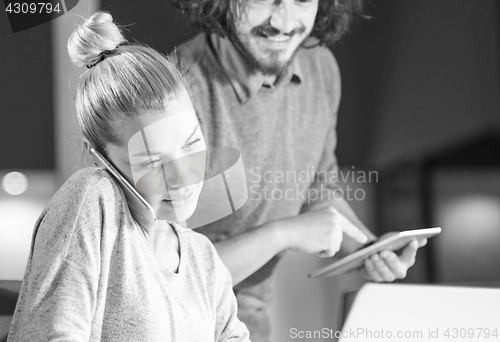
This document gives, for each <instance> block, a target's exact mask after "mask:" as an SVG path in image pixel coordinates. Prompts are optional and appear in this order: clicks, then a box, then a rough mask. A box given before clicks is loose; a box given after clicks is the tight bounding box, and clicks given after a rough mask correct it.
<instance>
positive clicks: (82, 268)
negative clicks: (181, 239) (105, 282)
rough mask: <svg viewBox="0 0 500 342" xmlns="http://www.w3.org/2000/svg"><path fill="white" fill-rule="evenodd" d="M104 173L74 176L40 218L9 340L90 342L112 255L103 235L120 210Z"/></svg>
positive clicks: (94, 171)
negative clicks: (104, 263) (105, 263)
mask: <svg viewBox="0 0 500 342" xmlns="http://www.w3.org/2000/svg"><path fill="white" fill-rule="evenodd" d="M102 172H103V171H101V170H98V169H86V170H83V171H80V172H78V173H77V174H75V175H74V176H73V177H72V178H70V179H69V180H68V181H67V182H66V183H65V184H64V185H63V187H61V189H59V191H58V192H57V193H56V194H55V195H54V197H53V198H52V199H51V201H50V202H49V204H48V205H47V207H46V208H45V209H44V211H43V212H42V214H41V216H40V218H39V219H38V221H37V223H36V225H35V228H34V232H33V237H32V244H31V250H30V255H29V259H28V264H27V267H26V271H25V275H24V280H23V284H22V287H21V292H20V296H19V299H18V302H17V306H16V310H15V313H14V317H13V321H12V325H11V330H10V333H9V337H8V341H9V342H14V341H15V342H21V341H22V342H24V341H29V342H36V341H54V342H55V341H75V342H76V341H89V339H90V336H91V332H92V331H91V330H92V320H93V316H94V313H95V311H96V305H97V297H98V288H99V281H100V269H101V258H102V257H103V255H104V254H106V253H108V251H107V250H106V248H104V247H103V244H102V240H103V236H102V234H103V233H102V232H103V230H104V228H105V227H104V226H105V225H107V226H110V225H109V223H110V222H113V220H114V217H115V213H114V212H113V211H116V210H118V207H119V206H118V205H117V202H116V195H118V193H117V188H116V185H115V186H113V184H112V182H111V181H110V179H109V178H108V177H104V176H103V175H102Z"/></svg>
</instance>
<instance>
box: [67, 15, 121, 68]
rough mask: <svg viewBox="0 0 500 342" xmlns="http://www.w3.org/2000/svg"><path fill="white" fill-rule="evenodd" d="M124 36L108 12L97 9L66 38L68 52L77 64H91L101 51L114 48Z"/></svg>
mask: <svg viewBox="0 0 500 342" xmlns="http://www.w3.org/2000/svg"><path fill="white" fill-rule="evenodd" d="M124 40H125V37H123V34H122V32H121V30H120V28H119V27H118V26H117V25H116V24H115V23H114V22H113V17H112V16H111V14H109V13H108V12H104V11H99V12H96V13H94V14H93V15H92V16H91V17H90V18H89V19H87V20H85V22H84V23H83V24H82V25H80V26H79V27H77V28H76V29H75V30H74V31H73V33H72V34H71V36H70V37H69V40H68V53H69V57H70V58H71V61H72V62H73V63H74V64H75V65H77V66H84V65H93V64H95V63H97V62H98V61H99V60H100V58H101V53H102V52H104V51H106V50H114V49H115V48H116V46H117V45H118V44H120V43H121V42H123V41H124Z"/></svg>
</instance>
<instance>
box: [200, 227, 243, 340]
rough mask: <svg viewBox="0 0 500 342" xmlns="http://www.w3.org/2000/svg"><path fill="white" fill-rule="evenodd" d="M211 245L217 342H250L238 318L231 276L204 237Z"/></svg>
mask: <svg viewBox="0 0 500 342" xmlns="http://www.w3.org/2000/svg"><path fill="white" fill-rule="evenodd" d="M203 239H204V240H206V243H207V245H209V249H210V254H211V258H209V259H211V263H212V265H211V266H210V267H207V268H213V271H212V274H211V278H212V279H213V283H214V287H215V289H214V294H215V296H214V297H215V298H214V299H215V301H216V303H215V309H216V315H215V317H216V322H215V341H216V342H226V341H230V342H250V338H249V336H250V333H249V331H248V329H247V326H246V325H245V323H243V322H241V321H240V320H239V318H238V317H237V313H238V304H237V302H236V296H235V294H234V292H233V283H232V279H231V274H230V273H229V270H228V269H227V267H226V266H225V265H224V264H223V263H222V260H221V259H220V257H219V255H218V254H217V251H216V250H215V248H214V247H213V245H212V243H211V242H210V241H209V240H208V239H207V238H206V237H205V236H203Z"/></svg>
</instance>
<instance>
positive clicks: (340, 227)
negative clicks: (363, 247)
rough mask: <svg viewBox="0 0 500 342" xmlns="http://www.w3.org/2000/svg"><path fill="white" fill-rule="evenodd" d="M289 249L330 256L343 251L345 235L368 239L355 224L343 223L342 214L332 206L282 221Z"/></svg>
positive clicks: (362, 239)
mask: <svg viewBox="0 0 500 342" xmlns="http://www.w3.org/2000/svg"><path fill="white" fill-rule="evenodd" d="M280 224H281V225H282V226H283V229H282V230H281V232H282V236H283V237H284V238H285V239H286V240H287V249H289V250H291V251H294V252H300V253H310V254H312V253H316V254H317V255H318V256H320V257H331V256H333V255H335V253H337V252H338V250H339V249H340V245H341V243H342V238H343V233H345V234H347V235H348V236H350V237H352V238H353V239H354V240H356V241H358V242H360V243H364V242H366V241H367V238H366V236H365V235H364V234H363V233H362V232H361V231H360V230H359V229H358V228H357V227H356V226H354V225H345V224H342V215H341V214H339V213H338V212H337V210H336V209H334V208H333V207H331V206H329V207H326V208H322V209H319V210H316V211H309V212H306V213H303V214H300V215H298V216H296V217H293V218H290V219H286V220H283V221H280Z"/></svg>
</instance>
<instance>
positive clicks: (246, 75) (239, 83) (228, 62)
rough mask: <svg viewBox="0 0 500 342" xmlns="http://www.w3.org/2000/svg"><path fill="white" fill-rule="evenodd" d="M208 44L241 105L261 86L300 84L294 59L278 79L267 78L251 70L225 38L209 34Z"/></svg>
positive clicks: (299, 74)
mask: <svg viewBox="0 0 500 342" xmlns="http://www.w3.org/2000/svg"><path fill="white" fill-rule="evenodd" d="M210 42H211V44H212V47H213V49H214V51H215V52H216V53H217V55H218V57H219V60H220V62H221V65H222V66H223V68H224V69H225V72H226V75H227V77H228V78H229V81H230V82H231V84H232V86H233V88H234V91H235V92H236V94H238V98H239V100H240V101H241V102H242V103H245V102H247V101H248V100H249V99H250V98H252V97H253V96H254V95H255V94H256V93H257V92H258V91H259V90H260V88H262V87H263V86H265V87H270V88H272V87H275V86H279V85H280V84H281V83H284V82H293V83H300V80H301V78H302V76H301V75H302V74H301V69H300V65H299V64H298V63H297V61H296V59H294V60H293V61H292V63H291V64H290V65H289V66H288V68H287V69H286V70H285V72H284V73H283V74H281V75H279V76H278V77H275V76H269V75H264V74H262V73H261V72H260V71H258V70H255V69H254V68H252V66H250V65H249V64H248V62H247V61H246V60H245V57H244V56H243V55H242V53H241V52H240V51H239V50H238V49H237V48H236V47H235V46H234V45H233V44H232V43H231V41H230V40H229V39H228V38H227V37H220V36H219V35H217V34H211V35H210Z"/></svg>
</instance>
